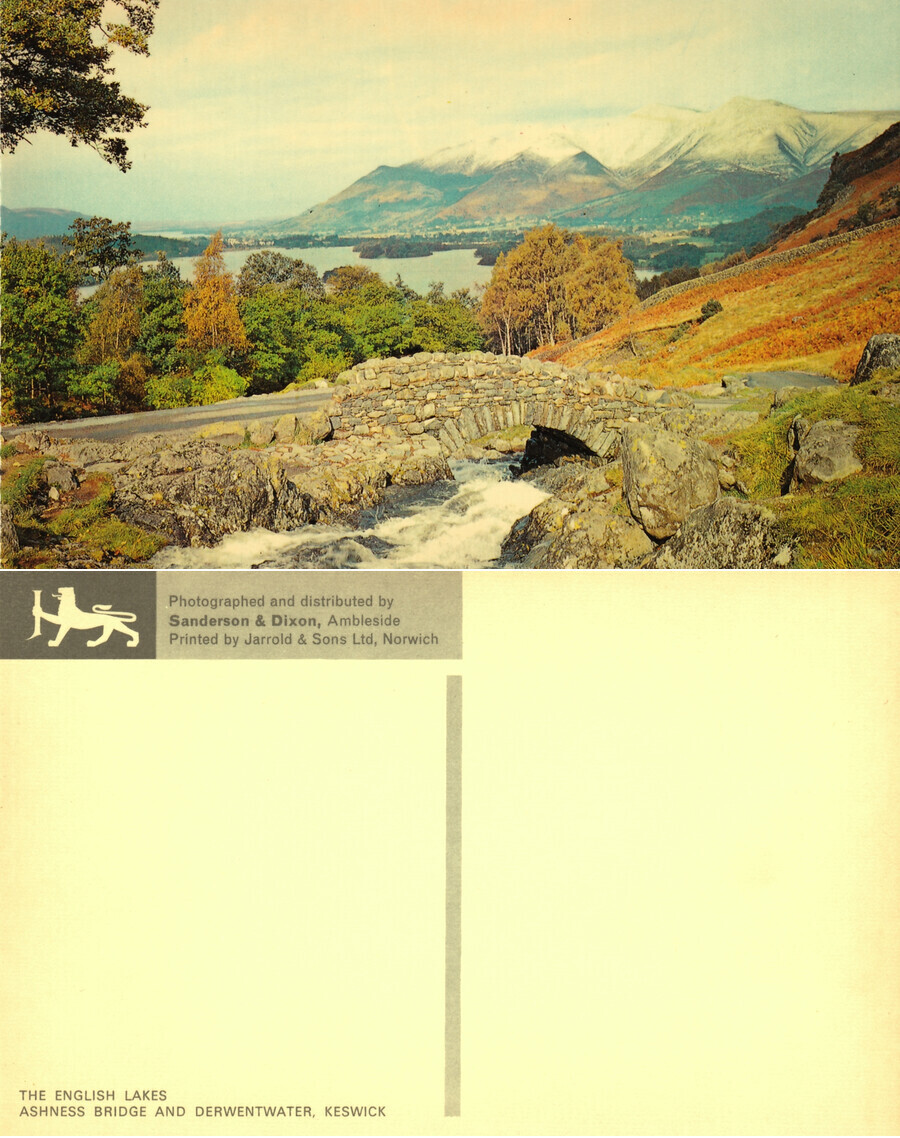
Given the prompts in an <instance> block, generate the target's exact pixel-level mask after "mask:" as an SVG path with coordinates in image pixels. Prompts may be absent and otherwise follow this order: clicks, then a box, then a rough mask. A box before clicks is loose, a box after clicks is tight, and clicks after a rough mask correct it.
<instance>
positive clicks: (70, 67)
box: [0, 0, 159, 171]
mask: <svg viewBox="0 0 900 1138" xmlns="http://www.w3.org/2000/svg"><path fill="white" fill-rule="evenodd" d="M158 6H159V0H0V53H2V57H3V70H2V79H0V90H2V95H3V120H2V129H0V142H2V148H3V149H4V150H7V151H12V150H15V149H16V147H17V146H18V144H19V143H20V142H21V141H22V140H23V139H27V138H28V137H29V136H30V135H32V134H36V133H37V132H39V131H49V132H50V133H51V134H58V135H63V136H64V137H66V138H67V139H69V141H70V142H71V143H72V145H73V146H77V145H79V144H84V145H86V146H90V147H92V148H93V149H94V150H96V151H97V153H98V154H100V156H101V157H102V158H103V159H104V161H106V162H109V163H111V164H112V165H114V166H118V168H119V169H120V170H123V171H124V170H127V169H128V168H129V166H130V165H131V163H130V162H129V160H128V158H127V154H128V146H127V144H126V142H125V139H124V138H122V137H121V136H120V133H119V132H127V131H130V130H132V129H133V128H134V127H136V126H143V125H144V122H143V120H144V114H145V113H146V111H147V107H146V106H145V105H144V104H143V103H139V102H137V101H136V100H135V99H132V98H130V97H129V96H127V95H123V94H122V92H121V89H120V87H119V84H118V83H117V82H116V81H115V80H114V78H113V74H114V72H113V69H112V67H111V66H110V59H111V57H112V53H113V49H114V48H117V47H118V48H122V49H123V50H125V51H128V52H132V53H133V54H136V55H147V54H148V48H147V41H148V38H149V36H150V34H151V33H152V31H153V20H154V16H155V13H156V9H157V8H158ZM113 8H118V9H121V10H122V15H119V18H118V19H116V18H110V16H111V15H112V13H111V9H113ZM122 16H124V19H123V18H122Z"/></svg>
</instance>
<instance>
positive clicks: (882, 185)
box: [766, 122, 900, 252]
mask: <svg viewBox="0 0 900 1138" xmlns="http://www.w3.org/2000/svg"><path fill="white" fill-rule="evenodd" d="M898 215H900V122H896V123H894V124H893V126H890V127H888V129H887V130H886V131H885V132H884V133H883V134H880V135H879V136H878V137H877V138H875V139H873V140H872V142H870V143H868V145H866V146H862V147H860V148H859V149H857V150H852V151H850V152H849V153H848V154H839V155H836V156H835V158H834V160H833V162H832V164H831V170H830V172H829V175H828V181H827V182H826V183H825V186H824V187H823V189H822V192H821V194H820V195H819V200H818V203H817V205H816V208H815V209H813V210H811V211H810V212H809V213H806V214H804V215H802V216H801V217H798V218H795V219H794V220H793V221H791V222H789V223H788V224H787V225H785V226H783V227H782V228H781V229H780V230H779V231H778V232H777V233H776V234H775V235H774V239H773V241H772V242H771V243H770V246H769V248H768V249H767V250H766V251H767V252H771V251H774V252H779V251H781V250H784V249H796V248H798V247H799V246H801V245H807V244H809V243H810V242H811V241H818V240H820V239H821V238H823V237H828V236H830V235H831V234H833V233H839V232H841V231H843V230H847V229H852V228H857V227H859V226H862V225H871V224H872V223H874V222H878V221H885V220H887V219H889V218H892V217H897V216H898Z"/></svg>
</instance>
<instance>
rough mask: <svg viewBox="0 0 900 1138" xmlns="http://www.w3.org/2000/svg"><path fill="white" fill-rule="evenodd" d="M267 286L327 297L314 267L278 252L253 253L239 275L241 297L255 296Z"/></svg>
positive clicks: (263, 251)
mask: <svg viewBox="0 0 900 1138" xmlns="http://www.w3.org/2000/svg"><path fill="white" fill-rule="evenodd" d="M264 285H279V286H281V287H283V288H295V289H299V290H300V291H301V292H305V293H307V294H308V295H309V296H324V295H325V286H324V285H323V284H322V279H321V277H320V276H319V274H318V273H317V272H316V270H315V269H314V268H313V267H312V265H307V264H306V262H305V261H301V260H300V259H299V258H298V257H286V256H285V255H284V253H278V252H276V251H275V250H274V249H263V250H262V251H261V252H259V253H251V254H250V256H249V257H248V258H247V260H246V261H245V262H244V265H243V268H242V269H241V271H240V274H239V275H238V281H237V289H238V292H239V293H240V295H241V296H253V294H254V293H255V292H257V291H258V290H259V289H261V288H262V287H263V286H264Z"/></svg>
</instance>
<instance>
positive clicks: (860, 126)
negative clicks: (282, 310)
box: [276, 98, 900, 233]
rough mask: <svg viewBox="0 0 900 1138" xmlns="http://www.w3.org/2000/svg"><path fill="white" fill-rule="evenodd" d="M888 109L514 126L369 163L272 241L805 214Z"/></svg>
mask: <svg viewBox="0 0 900 1138" xmlns="http://www.w3.org/2000/svg"><path fill="white" fill-rule="evenodd" d="M898 118H900V114H898V112H887V111H885V112H882V111H847V112H815V111H802V110H798V109H797V108H796V107H790V106H787V105H785V104H784V103H778V102H775V101H773V100H757V99H745V98H735V99H731V100H730V101H729V102H727V103H725V104H723V105H722V106H721V107H718V108H717V109H715V110H713V111H695V110H690V109H685V108H681V107H666V106H656V105H654V106H647V107H642V108H641V109H639V110H637V111H634V112H633V113H632V114H629V115H624V116H621V117H618V118H605V119H596V120H584V121H583V122H580V123H579V124H578V126H577V128H573V129H572V130H566V131H547V130H543V129H540V128H525V129H522V130H520V131H517V132H516V133H515V134H514V135H510V136H485V137H482V138H480V139H474V140H470V141H469V142H466V143H462V144H460V145H457V146H451V147H443V148H441V149H439V150H436V151H434V152H433V153H431V154H428V155H426V156H425V157H423V158H419V159H416V160H415V161H412V162H409V163H407V164H405V165H403V166H379V167H377V168H376V169H375V170H373V171H372V172H371V173H369V174H367V175H366V176H365V177H363V178H360V179H359V181H357V182H354V183H353V185H351V186H348V187H347V189H345V190H343V191H342V192H341V193H339V194H336V195H335V196H334V197H332V198H330V199H329V200H328V201H326V202H323V203H322V204H320V205H317V206H315V207H314V208H313V209H311V210H309V211H307V212H306V213H304V214H300V215H298V216H296V217H292V218H288V219H287V220H286V221H284V222H281V223H280V224H279V225H278V226H277V229H276V231H278V232H283V233H287V232H292V231H293V232H310V231H312V232H332V233H334V232H337V233H367V232H377V233H390V232H406V231H415V230H423V229H445V228H450V227H453V226H462V227H466V228H471V227H477V226H486V225H498V226H500V225H502V226H518V225H526V224H534V223H537V222H541V221H545V220H558V221H560V223H562V224H566V225H579V224H580V225H596V224H604V223H611V224H616V225H625V226H632V227H635V228H656V227H659V226H669V227H674V226H683V225H696V224H702V223H704V222H718V221H733V220H739V219H741V218H745V217H749V216H751V215H752V214H754V213H756V212H758V211H759V210H761V209H764V208H765V207H766V206H769V205H774V204H781V205H784V204H787V205H791V206H794V207H796V209H797V211H798V212H799V211H802V210H805V209H808V208H810V207H811V206H812V204H813V203H814V202H815V200H816V197H817V195H818V193H819V191H820V189H821V188H822V186H823V185H824V183H825V179H826V177H827V173H828V167H829V165H830V163H831V159H832V157H833V155H834V154H835V153H836V152H840V153H846V152H847V151H849V150H853V149H856V148H857V147H859V146H862V145H864V144H866V143H868V142H870V141H871V140H872V139H873V138H875V137H876V136H877V135H878V134H880V133H881V132H882V131H883V130H885V129H886V128H887V127H888V126H890V125H891V124H892V123H893V122H895V121H896V120H897V119H898Z"/></svg>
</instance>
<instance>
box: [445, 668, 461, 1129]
mask: <svg viewBox="0 0 900 1138" xmlns="http://www.w3.org/2000/svg"><path fill="white" fill-rule="evenodd" d="M446 851H447V852H446V857H447V876H446V934H445V941H444V944H445V956H444V1115H445V1116H446V1117H447V1118H451V1117H453V1118H458V1117H459V1115H460V1085H461V1082H462V1057H461V1042H462V1040H461V1011H462V1008H461V1002H462V1001H461V976H462V972H461V968H462V676H448V677H447V839H446Z"/></svg>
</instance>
